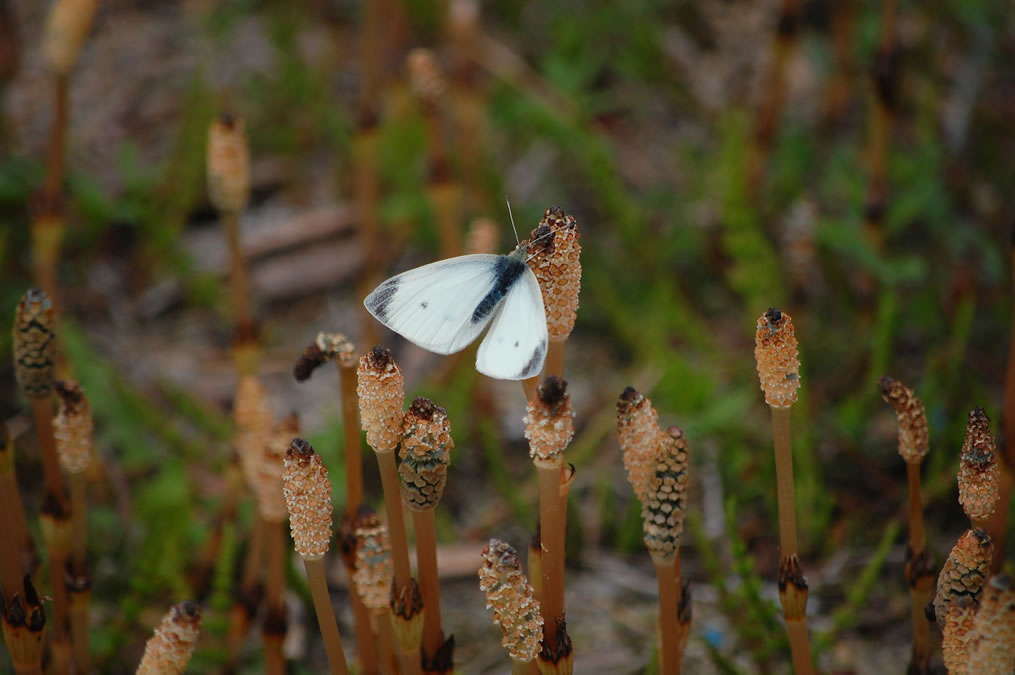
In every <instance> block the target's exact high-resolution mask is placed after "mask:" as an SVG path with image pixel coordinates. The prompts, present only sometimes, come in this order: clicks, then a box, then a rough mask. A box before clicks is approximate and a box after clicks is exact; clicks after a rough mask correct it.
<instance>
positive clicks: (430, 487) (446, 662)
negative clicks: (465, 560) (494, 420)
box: [398, 397, 455, 673]
mask: <svg viewBox="0 0 1015 675" xmlns="http://www.w3.org/2000/svg"><path fill="white" fill-rule="evenodd" d="M454 447H455V442H454V441H453V440H452V439H451V422H450V421H448V413H447V411H446V410H445V409H444V408H441V407H439V406H437V405H435V404H434V403H433V401H430V400H429V399H426V398H423V397H420V398H417V399H416V400H415V401H413V402H412V405H411V406H409V411H408V412H407V413H405V418H404V419H403V421H402V444H401V448H400V449H399V452H398V455H399V458H400V459H401V463H400V464H399V466H398V473H399V474H400V475H401V477H402V482H401V487H402V499H403V501H404V502H405V505H406V506H407V507H408V508H409V511H410V513H412V520H413V526H414V528H415V532H416V560H417V563H418V565H419V582H420V592H421V594H422V598H423V606H424V607H425V608H426V612H424V614H423V670H424V671H425V672H427V673H450V672H451V671H452V670H453V667H454V664H453V658H454V636H452V637H450V638H448V641H447V643H445V641H444V631H443V630H442V629H441V601H440V581H439V575H438V571H437V526H436V523H435V521H434V509H435V508H437V504H438V503H439V502H440V500H441V497H442V496H443V494H444V485H445V483H446V482H447V478H448V466H449V465H450V464H451V449H452V448H454ZM445 645H447V646H445ZM438 655H439V656H440V657H441V659H442V660H441V662H438V660H437V658H438Z"/></svg>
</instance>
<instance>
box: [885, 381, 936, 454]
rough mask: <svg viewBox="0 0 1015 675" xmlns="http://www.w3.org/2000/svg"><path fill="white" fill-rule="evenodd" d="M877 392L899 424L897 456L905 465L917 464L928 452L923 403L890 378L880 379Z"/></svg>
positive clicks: (928, 436)
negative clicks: (891, 410)
mask: <svg viewBox="0 0 1015 675" xmlns="http://www.w3.org/2000/svg"><path fill="white" fill-rule="evenodd" d="M878 390H879V391H880V392H881V398H883V399H884V400H885V402H886V403H888V404H890V405H891V406H892V408H893V409H894V410H895V417H896V419H897V421H898V424H899V454H900V455H901V456H902V459H903V460H904V461H905V462H906V463H907V464H919V463H920V462H921V461H923V458H924V457H925V456H926V455H927V451H928V450H930V434H929V433H928V431H927V413H926V412H925V410H924V407H923V402H922V401H920V399H919V398H917V397H916V394H914V393H913V390H912V389H910V388H909V387H907V386H906V385H904V384H902V383H901V382H899V381H898V380H893V379H892V378H890V377H882V378H881V380H880V381H879V382H878Z"/></svg>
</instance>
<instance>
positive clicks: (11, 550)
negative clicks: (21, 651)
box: [0, 421, 35, 603]
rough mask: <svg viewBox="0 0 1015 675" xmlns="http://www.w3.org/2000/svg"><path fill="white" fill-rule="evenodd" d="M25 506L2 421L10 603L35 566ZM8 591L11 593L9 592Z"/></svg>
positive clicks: (0, 577) (1, 523) (0, 492)
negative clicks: (27, 572) (27, 574)
mask: <svg viewBox="0 0 1015 675" xmlns="http://www.w3.org/2000/svg"><path fill="white" fill-rule="evenodd" d="M27 522H28V521H26V520H25V507H24V504H23V503H22V502H21V491H20V490H19V489H18V477H17V467H16V465H15V462H14V440H13V439H12V438H11V437H10V435H9V434H8V432H7V425H6V424H4V423H3V422H2V421H0V533H2V534H0V547H2V548H0V550H2V551H3V553H0V588H3V589H4V590H5V592H6V597H5V599H6V600H7V602H8V603H10V602H11V601H13V599H14V591H15V590H16V589H18V588H20V587H21V579H22V577H23V576H24V574H25V572H26V571H28V570H30V569H31V568H32V567H33V563H32V559H33V558H34V557H35V541H34V540H33V539H32V537H31V535H30V534H29V533H28V524H27ZM8 589H9V590H8Z"/></svg>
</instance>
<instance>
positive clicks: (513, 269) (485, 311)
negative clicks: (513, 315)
mask: <svg viewBox="0 0 1015 675" xmlns="http://www.w3.org/2000/svg"><path fill="white" fill-rule="evenodd" d="M523 272H525V263H524V262H523V261H521V260H519V259H517V258H512V257H510V256H506V255H502V256H500V257H499V258H497V262H496V266H495V267H494V272H493V274H494V282H493V288H491V289H490V291H489V292H488V293H487V294H486V296H485V297H484V298H483V299H482V300H480V301H479V304H478V305H476V309H475V310H474V311H473V312H472V323H481V322H483V321H486V320H487V319H488V318H489V317H490V315H491V314H493V310H495V309H496V308H497V305H499V304H500V301H501V300H503V299H504V296H505V295H507V292H508V291H509V290H511V287H512V286H513V285H514V283H515V282H516V281H518V279H519V278H520V277H521V276H522V273H523Z"/></svg>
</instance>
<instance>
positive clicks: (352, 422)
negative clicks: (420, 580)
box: [293, 332, 377, 672]
mask: <svg viewBox="0 0 1015 675" xmlns="http://www.w3.org/2000/svg"><path fill="white" fill-rule="evenodd" d="M332 360H333V361H335V363H336V365H337V368H338V379H339V388H340V393H341V396H342V433H343V439H344V444H343V445H344V453H343V454H344V457H345V508H344V509H343V512H342V520H341V524H340V527H339V539H340V541H341V542H343V545H342V561H343V563H344V564H345V570H346V574H347V575H348V578H349V583H350V584H351V585H352V586H355V582H354V581H353V579H352V577H353V573H354V572H355V570H356V555H355V536H354V535H353V532H352V528H353V521H354V520H355V519H356V511H357V509H358V508H359V505H360V504H361V503H362V502H363V455H362V453H361V452H360V436H359V433H360V431H359V399H358V396H357V394H356V370H357V366H358V359H357V358H356V346H355V345H354V344H353V343H352V342H351V341H350V340H349V339H348V338H347V337H346V336H345V335H343V334H341V333H324V332H322V333H318V334H317V337H316V338H315V339H314V341H313V342H311V343H310V344H309V345H308V346H307V348H306V349H304V350H303V353H302V354H301V355H300V357H299V358H298V359H297V360H296V364H295V365H294V366H293V377H295V378H296V381H297V382H303V381H305V380H307V379H309V378H310V375H311V374H312V373H313V371H314V370H316V369H317V368H318V367H319V366H322V365H324V364H325V363H326V362H327V361H332ZM349 595H350V598H349V600H350V603H351V604H352V611H353V617H354V619H355V622H356V646H357V649H356V654H357V658H358V659H359V663H360V669H361V670H363V671H364V672H375V671H376V670H377V655H376V649H375V648H374V638H373V630H372V629H371V627H370V612H369V611H368V610H367V608H366V605H364V604H363V601H362V600H361V599H360V597H359V593H357V592H356V590H355V588H352V589H351V592H350V594H349Z"/></svg>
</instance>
